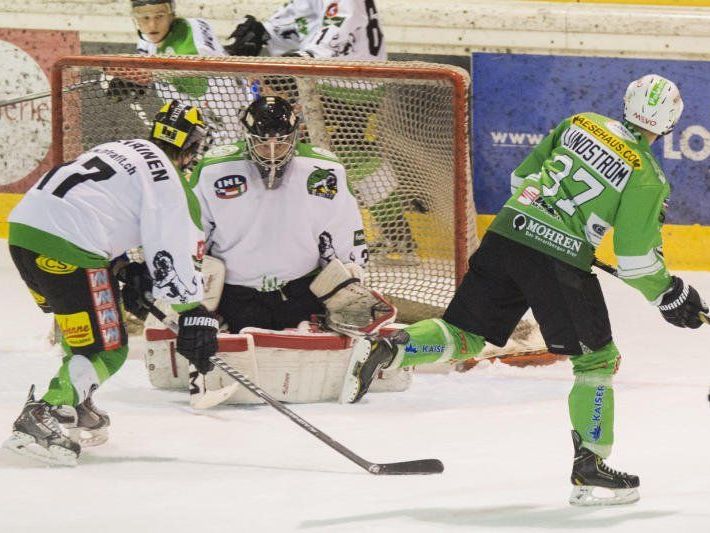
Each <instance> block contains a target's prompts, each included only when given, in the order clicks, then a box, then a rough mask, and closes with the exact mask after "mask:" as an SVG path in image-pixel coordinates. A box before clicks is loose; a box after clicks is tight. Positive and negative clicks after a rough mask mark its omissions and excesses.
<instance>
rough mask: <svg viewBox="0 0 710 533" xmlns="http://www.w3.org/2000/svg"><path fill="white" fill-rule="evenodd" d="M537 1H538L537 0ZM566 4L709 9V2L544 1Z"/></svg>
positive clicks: (691, 0)
mask: <svg viewBox="0 0 710 533" xmlns="http://www.w3.org/2000/svg"><path fill="white" fill-rule="evenodd" d="M538 1H539V0H538ZM545 1H546V2H557V3H566V4H631V5H647V6H684V7H710V0H545Z"/></svg>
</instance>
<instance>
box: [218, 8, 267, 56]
mask: <svg viewBox="0 0 710 533" xmlns="http://www.w3.org/2000/svg"><path fill="white" fill-rule="evenodd" d="M229 38H230V39H234V42H233V43H232V44H228V45H226V46H225V47H224V49H225V50H226V51H227V53H228V54H229V55H230V56H258V55H259V54H260V53H261V49H262V47H263V46H264V45H265V44H266V43H267V42H268V41H269V33H268V32H267V31H266V28H264V25H263V24H262V23H261V22H259V21H258V20H256V19H255V18H254V17H253V16H251V15H247V16H246V17H244V20H243V21H242V22H241V23H239V24H238V25H237V27H236V29H235V30H234V31H233V32H232V34H231V35H230V36H229Z"/></svg>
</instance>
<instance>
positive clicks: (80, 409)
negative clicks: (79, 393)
mask: <svg viewBox="0 0 710 533" xmlns="http://www.w3.org/2000/svg"><path fill="white" fill-rule="evenodd" d="M95 390H96V387H95V386H94V387H93V388H92V389H91V392H90V393H89V396H88V397H87V398H86V400H84V401H83V402H81V403H80V404H79V405H77V406H76V414H75V415H74V416H72V411H74V409H73V408H71V407H69V409H67V407H68V406H61V407H59V408H57V410H56V411H55V412H54V417H55V418H56V419H57V420H58V421H59V423H60V424H62V425H63V426H64V427H65V428H66V429H67V431H68V432H69V437H70V438H71V439H72V440H73V441H74V442H78V443H79V444H80V445H81V447H82V448H83V447H90V446H100V445H101V444H104V443H105V442H106V441H107V440H108V428H109V426H110V425H111V420H110V419H109V416H108V414H107V413H106V412H105V411H102V410H101V409H99V408H98V407H96V405H95V404H94V401H93V399H92V396H93V393H94V391H95Z"/></svg>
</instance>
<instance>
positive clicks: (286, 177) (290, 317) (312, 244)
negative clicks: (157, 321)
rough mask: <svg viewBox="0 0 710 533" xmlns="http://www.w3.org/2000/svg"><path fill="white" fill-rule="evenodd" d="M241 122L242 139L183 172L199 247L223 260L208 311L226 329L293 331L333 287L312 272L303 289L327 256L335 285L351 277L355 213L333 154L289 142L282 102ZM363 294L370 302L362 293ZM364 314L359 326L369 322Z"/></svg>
mask: <svg viewBox="0 0 710 533" xmlns="http://www.w3.org/2000/svg"><path fill="white" fill-rule="evenodd" d="M242 122H243V123H244V128H245V131H246V133H245V140H244V141H240V142H237V143H235V144H232V145H226V146H220V147H217V148H214V149H212V150H211V151H210V152H208V153H207V155H206V157H205V158H204V159H202V161H200V163H199V164H198V165H197V167H196V168H195V170H194V172H193V173H192V177H191V180H192V185H193V187H194V191H195V193H196V195H197V197H198V198H199V199H200V202H201V204H202V222H203V226H204V228H205V234H206V235H207V250H208V253H209V254H210V255H212V256H215V257H217V258H219V259H221V260H222V261H224V263H225V265H226V277H225V287H224V292H223V294H222V299H221V301H220V304H219V307H218V313H219V314H220V315H221V316H222V317H223V318H224V320H225V322H226V323H227V325H228V327H229V330H230V332H233V333H237V332H239V331H240V330H241V329H242V328H243V327H246V326H253V327H261V328H267V329H283V328H288V327H294V326H296V325H298V323H299V322H301V321H303V320H308V319H309V318H310V317H311V315H312V314H322V313H323V312H324V311H325V310H326V308H328V310H331V309H332V307H331V306H330V304H331V303H332V300H330V299H329V298H330V296H332V295H331V294H328V293H330V292H331V290H332V291H333V295H334V294H335V293H337V292H338V290H339V289H340V287H336V286H331V284H330V281H329V282H328V283H326V286H327V288H326V289H322V290H321V285H322V281H323V279H324V278H320V280H321V281H319V282H317V283H316V285H315V288H314V289H313V291H312V290H311V285H312V284H313V282H314V280H315V279H316V278H317V277H318V276H317V274H318V272H319V271H320V270H321V268H323V267H325V266H326V265H329V264H330V263H333V262H334V261H335V260H336V259H337V260H338V261H337V262H336V264H338V265H342V264H343V263H345V264H349V265H350V266H349V267H348V269H349V270H348V272H349V274H344V275H343V276H344V279H340V278H338V280H339V281H338V283H340V282H342V281H345V279H347V280H351V279H355V280H357V281H359V279H360V278H361V275H359V271H360V270H361V267H362V266H363V265H364V264H365V262H366V261H367V247H366V244H365V234H364V230H363V223H362V218H361V216H360V211H359V209H358V205H357V202H356V201H355V198H354V197H353V195H352V194H351V192H350V190H349V188H348V184H347V181H346V179H345V169H344V168H343V166H342V165H341V164H340V162H339V161H338V159H337V158H336V157H335V155H334V154H332V153H331V152H329V151H327V150H324V149H320V148H318V147H316V146H313V145H310V144H307V143H300V142H297V135H298V119H297V117H296V115H295V113H294V112H293V109H292V107H291V105H290V104H289V103H288V102H287V101H286V100H284V99H282V98H279V97H276V96H266V97H262V98H259V99H257V100H256V101H255V102H253V103H252V104H251V105H250V106H249V107H248V108H247V109H246V110H245V112H244V114H243V118H242ZM333 268H335V267H331V269H327V270H328V272H331V271H332V269H333ZM342 272H343V271H342V270H340V269H338V273H339V274H338V275H340V274H342ZM353 272H358V275H354V276H353V275H352V274H353ZM326 277H327V275H326ZM350 283H353V282H350V281H348V284H350ZM336 285H337V283H336ZM352 289H354V287H352ZM314 292H315V294H314ZM341 296H342V295H341ZM368 298H370V299H368ZM365 299H366V300H368V302H369V305H370V306H371V305H375V304H376V303H377V302H379V300H378V301H377V302H375V301H374V300H371V296H370V292H369V291H367V295H366V296H365ZM323 302H325V307H324V303H323ZM370 311H371V309H370V307H367V308H366V309H365V314H366V315H367V319H366V320H365V321H364V322H363V323H362V325H365V326H367V325H369V324H370V322H372V318H373V315H372V314H371V313H370ZM389 311H390V310H389V309H388V310H387V312H389ZM376 314H377V313H376ZM385 314H386V313H385ZM378 316H379V315H378Z"/></svg>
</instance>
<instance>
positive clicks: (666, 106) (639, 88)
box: [624, 74, 683, 135]
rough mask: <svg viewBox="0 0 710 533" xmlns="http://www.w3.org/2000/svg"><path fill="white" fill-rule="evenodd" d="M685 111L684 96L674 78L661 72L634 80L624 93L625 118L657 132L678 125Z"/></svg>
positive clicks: (668, 130)
mask: <svg viewBox="0 0 710 533" xmlns="http://www.w3.org/2000/svg"><path fill="white" fill-rule="evenodd" d="M682 113H683V99H682V98H681V97H680V91H679V90H678V87H676V84H675V83H673V82H672V81H670V80H668V79H666V78H664V77H662V76H659V75H658V74H647V75H646V76H644V77H642V78H640V79H638V80H636V81H632V82H631V83H630V84H629V86H628V88H627V89H626V95H625V96H624V118H625V119H626V120H627V121H628V122H631V124H635V125H636V126H639V127H641V128H643V129H645V130H648V131H650V132H651V133H655V134H656V135H665V134H666V133H669V132H670V131H671V130H673V128H674V127H675V125H676V123H677V122H678V120H679V119H680V116H681V114H682Z"/></svg>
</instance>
